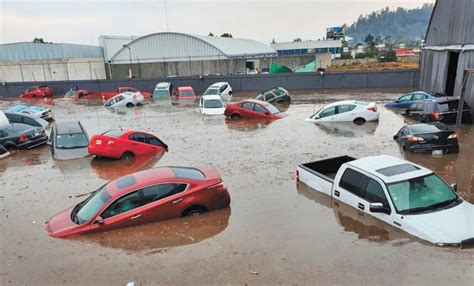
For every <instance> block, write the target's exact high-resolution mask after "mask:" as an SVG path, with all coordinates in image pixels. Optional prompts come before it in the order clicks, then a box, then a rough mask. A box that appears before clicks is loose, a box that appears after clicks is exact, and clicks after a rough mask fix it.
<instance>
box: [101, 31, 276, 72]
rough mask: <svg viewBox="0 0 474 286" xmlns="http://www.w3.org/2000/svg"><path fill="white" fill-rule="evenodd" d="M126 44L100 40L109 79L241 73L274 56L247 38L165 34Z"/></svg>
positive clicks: (267, 62) (116, 39)
mask: <svg viewBox="0 0 474 286" xmlns="http://www.w3.org/2000/svg"><path fill="white" fill-rule="evenodd" d="M130 39H131V38H130ZM127 41H128V39H127V38H120V37H111V36H101V38H99V42H100V44H101V46H102V47H103V48H104V51H105V54H106V59H107V62H108V65H109V70H110V75H111V77H112V78H124V77H129V76H130V75H132V76H133V77H137V78H154V77H162V76H190V75H208V74H244V73H246V71H247V70H255V69H256V68H257V67H258V68H260V69H261V68H265V67H269V65H270V63H271V59H272V58H273V57H275V56H277V53H276V51H275V50H274V49H272V48H271V47H269V46H267V45H265V44H262V43H260V42H257V41H254V40H249V39H237V38H223V37H212V36H197V35H188V34H182V33H170V32H164V33H156V34H150V35H146V36H143V37H139V38H135V39H133V40H132V41H130V42H128V43H127ZM119 45H122V46H121V47H120V48H119V49H118V50H117V51H115V50H116V49H117V48H118V47H119ZM114 52H115V53H114ZM112 54H113V55H112Z"/></svg>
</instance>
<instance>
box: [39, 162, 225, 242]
mask: <svg viewBox="0 0 474 286" xmlns="http://www.w3.org/2000/svg"><path fill="white" fill-rule="evenodd" d="M229 204H230V195H229V193H228V192H227V189H226V188H225V186H224V183H223V182H222V179H221V177H220V175H219V173H218V171H217V170H215V169H213V168H200V169H195V168H184V167H161V168H154V169H148V170H146V171H141V172H138V173H133V174H130V175H127V176H124V177H120V178H118V179H117V180H114V181H111V182H109V183H107V184H105V185H103V186H102V187H100V188H99V189H98V190H96V191H95V192H93V193H92V194H91V195H90V196H89V197H88V198H87V199H86V200H84V201H83V202H81V203H79V204H77V205H76V206H74V207H70V208H68V209H65V210H63V211H61V212H60V213H58V214H57V215H55V216H53V217H52V218H50V219H49V220H48V221H47V222H46V223H45V226H44V227H45V229H46V231H47V232H48V233H49V235H50V236H52V237H65V236H69V235H73V234H83V233H90V232H96V231H105V230H110V229H115V228H121V227H127V226H132V225H137V224H142V223H149V222H155V221H161V220H167V219H172V218H178V217H181V216H195V215H199V214H201V213H204V212H207V211H213V210H217V209H222V208H225V207H227V206H229Z"/></svg>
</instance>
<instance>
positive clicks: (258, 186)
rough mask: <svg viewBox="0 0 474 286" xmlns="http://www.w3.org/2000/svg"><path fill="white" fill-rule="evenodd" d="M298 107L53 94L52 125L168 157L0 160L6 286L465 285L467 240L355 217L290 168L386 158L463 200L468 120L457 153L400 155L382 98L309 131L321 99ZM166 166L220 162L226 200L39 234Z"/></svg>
mask: <svg viewBox="0 0 474 286" xmlns="http://www.w3.org/2000/svg"><path fill="white" fill-rule="evenodd" d="M396 95H398V94H396V93H394V94H393V96H394V97H395V96H396ZM371 96H372V97H374V98H381V99H383V100H386V98H387V97H390V96H391V95H390V96H387V95H386V94H385V95H384V94H380V95H379V96H378V95H377V94H371ZM306 102H308V100H307V97H306V98H305V100H304V101H303V102H300V103H301V104H292V105H290V106H289V107H282V109H283V110H285V112H286V113H287V114H288V116H287V117H285V118H283V119H281V120H278V121H274V122H268V121H235V122H228V121H225V119H224V118H223V117H203V116H201V115H200V113H199V109H198V108H197V106H196V105H195V104H192V103H191V104H179V105H163V104H160V105H158V104H155V103H148V104H146V105H144V106H142V107H139V108H135V109H130V110H125V111H118V112H109V111H107V110H105V109H103V108H102V107H101V106H100V105H97V104H92V103H86V104H80V103H75V102H71V101H63V100H54V101H53V102H52V103H50V104H52V105H51V108H52V110H53V113H54V116H55V119H56V120H57V121H61V120H65V119H80V120H81V121H82V123H83V124H84V126H85V127H86V128H87V130H88V132H89V134H90V135H92V134H95V133H98V132H104V131H106V130H108V129H110V128H117V127H124V128H131V129H140V130H144V131H148V132H152V133H154V134H155V135H157V136H158V137H159V138H160V139H162V140H163V141H164V142H165V143H167V144H168V145H169V152H168V153H165V154H158V155H157V156H156V157H147V158H136V159H135V161H133V162H131V163H130V162H129V163H124V162H121V161H110V160H109V161H101V160H98V159H92V158H85V159H80V160H73V161H62V162H55V161H53V160H52V158H51V153H50V150H49V147H48V146H42V147H39V148H36V149H33V150H28V151H20V152H16V153H14V154H13V155H12V156H11V157H9V158H7V159H4V160H2V161H0V210H1V211H0V243H1V255H0V257H1V262H0V284H1V285H57V284H62V285H63V284H78V285H125V284H126V283H128V282H132V281H134V282H136V285H155V284H166V285H182V284H187V285H223V284H236V285H246V284H247V285H261V284H265V285H278V284H283V285H289V284H290V285H296V284H298V285H314V284H323V285H327V284H350V285H354V284H355V285H357V284H373V285H380V284H382V283H384V284H424V285H455V284H465V285H473V283H474V265H473V264H474V249H456V248H440V247H436V246H433V245H430V244H429V243H426V242H423V241H421V240H419V239H417V238H414V237H412V236H410V235H408V234H406V233H404V232H401V231H399V230H397V229H395V228H393V227H391V226H388V225H386V224H384V223H382V222H380V221H377V220H375V219H373V218H371V217H367V216H363V215H362V216H361V214H360V213H359V212H358V211H357V210H355V209H352V208H350V207H347V206H345V205H344V204H342V203H338V202H335V201H332V200H331V199H330V198H329V197H327V196H324V195H322V194H319V193H317V192H315V191H314V190H312V189H309V188H308V187H306V186H305V185H302V184H297V183H296V180H295V170H296V166H297V165H298V164H300V163H305V162H309V161H314V160H320V159H323V158H328V157H331V156H340V155H346V154H347V155H350V156H354V157H362V156H368V155H379V154H389V155H393V156H397V157H401V158H406V159H408V160H411V161H413V162H415V163H418V164H421V165H423V166H426V167H428V168H431V169H433V170H435V171H436V172H437V173H438V174H440V175H441V176H442V177H443V178H444V179H445V180H446V181H447V182H448V183H454V182H457V184H458V189H459V191H458V193H459V195H460V196H461V197H463V198H464V199H466V200H468V201H470V202H474V127H471V126H466V127H463V128H462V130H461V131H460V133H459V140H460V144H461V150H460V153H459V154H454V155H449V154H448V155H442V156H440V157H433V156H432V155H419V154H416V155H415V154H405V153H403V152H402V150H401V149H400V148H399V147H398V145H397V144H396V143H395V142H394V141H393V139H392V136H393V135H394V134H395V133H396V132H397V131H398V130H399V129H400V128H401V127H402V126H403V124H405V123H407V121H406V119H405V118H404V117H403V116H401V115H399V114H397V113H396V112H393V111H392V110H387V109H384V108H383V107H382V106H383V105H382V104H381V103H379V104H378V106H379V111H380V120H379V122H378V123H366V124H364V125H362V126H356V125H354V124H352V123H349V124H329V125H321V126H317V125H314V124H310V123H306V122H304V119H305V118H306V117H308V116H310V115H311V114H312V113H314V112H315V111H316V110H317V109H319V108H320V107H321V106H322V103H320V102H318V101H317V100H315V101H314V102H316V103H306ZM15 103H17V102H12V101H8V102H7V101H2V102H0V108H1V109H4V108H5V107H7V106H9V105H12V104H15ZM166 165H183V166H214V167H216V168H218V169H219V171H220V173H221V175H222V177H223V180H224V182H225V184H226V186H227V187H228V190H229V192H230V194H231V198H232V202H231V206H230V208H227V209H223V210H219V211H216V212H212V213H208V214H205V215H202V216H198V217H192V218H183V219H176V220H170V221H165V222H160V223H153V224H147V225H142V226H137V227H130V228H124V229H118V230H114V231H110V232H104V233H97V234H90V235H82V236H77V237H72V238H67V239H54V238H50V237H49V236H48V235H47V233H46V231H45V230H44V229H43V224H44V222H45V221H46V220H47V219H48V218H49V217H51V216H53V215H54V214H56V213H57V212H59V211H61V210H62V209H65V208H67V207H69V206H72V205H75V204H77V203H79V202H80V201H82V200H83V199H85V194H87V193H89V192H91V191H93V190H95V189H96V188H97V187H99V186H100V185H101V184H103V183H104V182H106V181H108V180H112V179H114V178H117V177H118V176H122V175H125V174H128V173H130V172H135V171H139V170H143V169H147V168H150V167H153V166H166Z"/></svg>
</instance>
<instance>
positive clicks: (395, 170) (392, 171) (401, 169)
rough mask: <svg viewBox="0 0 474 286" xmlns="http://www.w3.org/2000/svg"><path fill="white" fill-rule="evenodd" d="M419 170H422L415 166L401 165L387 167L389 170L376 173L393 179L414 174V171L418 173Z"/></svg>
mask: <svg viewBox="0 0 474 286" xmlns="http://www.w3.org/2000/svg"><path fill="white" fill-rule="evenodd" d="M417 170H420V168H418V167H417V166H415V165H412V164H401V165H396V166H391V167H387V168H382V169H378V170H376V171H377V173H380V174H382V175H384V176H387V177H391V176H396V175H400V174H404V173H409V172H413V171H417Z"/></svg>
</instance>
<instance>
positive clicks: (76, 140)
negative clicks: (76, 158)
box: [56, 133, 89, 149]
mask: <svg viewBox="0 0 474 286" xmlns="http://www.w3.org/2000/svg"><path fill="white" fill-rule="evenodd" d="M87 145H89V140H87V136H86V134H84V133H70V134H58V135H57V136H56V148H58V149H75V148H85V147H87Z"/></svg>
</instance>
